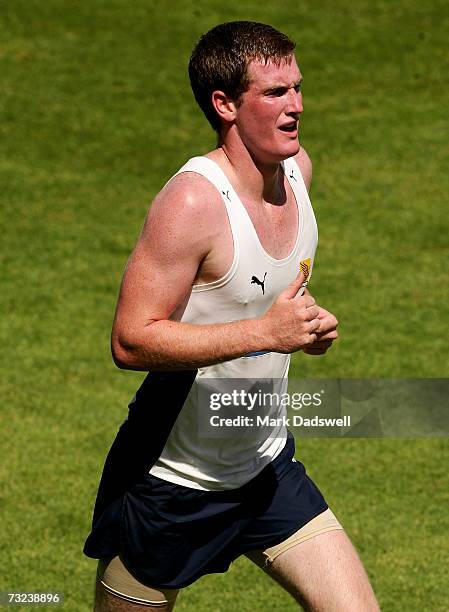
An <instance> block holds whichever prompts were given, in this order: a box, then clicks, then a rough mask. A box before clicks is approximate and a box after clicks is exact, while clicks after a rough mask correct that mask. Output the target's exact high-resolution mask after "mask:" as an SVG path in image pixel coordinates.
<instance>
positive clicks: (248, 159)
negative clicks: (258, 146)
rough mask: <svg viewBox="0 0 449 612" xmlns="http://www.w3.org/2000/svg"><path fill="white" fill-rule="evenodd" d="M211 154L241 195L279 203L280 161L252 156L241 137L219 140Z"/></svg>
mask: <svg viewBox="0 0 449 612" xmlns="http://www.w3.org/2000/svg"><path fill="white" fill-rule="evenodd" d="M214 154H215V155H214V157H215V156H216V159H217V161H219V162H220V163H222V164H223V167H224V169H225V170H227V172H228V173H230V174H231V175H232V176H230V177H229V178H234V181H232V182H233V183H235V186H236V187H237V192H238V194H239V196H240V197H241V198H247V199H248V200H251V201H252V202H256V203H258V202H260V203H263V202H268V203H279V200H280V199H283V198H282V193H283V187H282V173H281V164H280V163H272V164H267V163H262V162H261V161H260V160H257V159H255V158H254V157H253V156H252V155H251V154H250V152H249V151H248V149H247V148H246V147H245V146H244V145H243V143H242V142H241V141H239V142H237V143H233V142H221V143H220V144H219V146H218V148H217V149H216V151H214Z"/></svg>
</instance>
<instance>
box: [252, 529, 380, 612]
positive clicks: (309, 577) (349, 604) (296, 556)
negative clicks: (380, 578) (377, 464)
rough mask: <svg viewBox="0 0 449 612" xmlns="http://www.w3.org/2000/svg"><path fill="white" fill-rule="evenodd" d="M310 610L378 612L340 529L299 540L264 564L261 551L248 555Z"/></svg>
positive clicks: (369, 586)
mask: <svg viewBox="0 0 449 612" xmlns="http://www.w3.org/2000/svg"><path fill="white" fill-rule="evenodd" d="M247 556H248V557H249V558H250V559H251V560H252V561H254V562H255V563H257V564H258V565H259V566H260V567H262V568H263V569H264V571H265V572H266V573H267V574H268V575H269V576H271V577H272V578H273V579H274V580H276V582H278V583H279V584H280V585H281V586H282V587H283V588H285V589H286V590H287V591H288V592H289V593H290V594H291V595H293V597H294V598H295V599H296V600H297V601H298V602H299V603H301V605H302V606H303V607H304V609H305V610H309V611H311V612H353V611H354V610H357V612H378V611H379V606H378V604H377V601H376V598H375V595H374V592H373V590H372V587H371V585H370V582H369V580H368V576H367V575H366V572H365V569H364V567H363V565H362V563H361V561H360V559H359V557H358V555H357V552H356V550H355V548H354V546H353V545H352V543H351V541H350V540H349V538H348V536H347V535H346V533H345V532H344V531H343V530H342V529H335V530H331V531H325V532H321V533H319V534H317V535H314V536H313V537H310V538H309V539H307V540H305V541H301V542H299V543H297V544H295V545H293V546H291V547H289V548H287V549H286V550H284V551H283V552H281V553H280V554H279V555H278V556H276V558H274V559H273V560H272V562H271V563H270V562H268V563H267V558H266V556H265V557H264V556H263V554H261V551H259V552H255V553H254V554H250V555H247Z"/></svg>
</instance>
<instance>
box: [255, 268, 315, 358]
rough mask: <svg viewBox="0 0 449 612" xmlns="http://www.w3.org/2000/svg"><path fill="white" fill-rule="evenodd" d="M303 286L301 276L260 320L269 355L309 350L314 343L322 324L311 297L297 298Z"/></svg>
mask: <svg viewBox="0 0 449 612" xmlns="http://www.w3.org/2000/svg"><path fill="white" fill-rule="evenodd" d="M303 282H304V275H303V274H302V272H301V273H300V274H298V276H297V277H296V278H295V280H294V281H293V282H292V283H290V285H289V286H288V287H287V288H286V289H285V290H284V291H283V292H282V293H280V294H279V296H278V298H277V299H276V301H275V302H274V303H273V305H272V306H271V308H270V309H269V310H268V311H267V312H266V313H265V315H264V316H263V317H261V319H260V322H261V323H262V328H263V335H264V337H266V338H267V339H268V344H269V346H270V350H272V351H275V352H277V353H294V352H295V351H299V350H301V349H305V348H308V347H312V346H313V345H314V343H315V342H316V341H317V339H318V337H317V332H318V330H319V328H320V326H322V325H323V321H321V320H320V319H319V318H318V317H319V312H320V310H319V307H318V306H317V305H316V304H315V300H314V299H313V297H312V296H311V295H298V293H299V291H300V289H301V286H302V284H303Z"/></svg>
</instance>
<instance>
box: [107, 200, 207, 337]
mask: <svg viewBox="0 0 449 612" xmlns="http://www.w3.org/2000/svg"><path fill="white" fill-rule="evenodd" d="M171 195H172V197H167V196H165V197H162V198H160V199H159V200H158V199H156V201H155V203H154V204H153V206H152V208H151V209H150V211H149V213H148V216H147V219H146V221H145V225H144V228H143V230H142V233H141V236H140V238H139V240H138V242H137V245H136V247H135V249H134V251H133V253H132V255H131V257H130V258H129V261H128V264H127V266H126V269H125V273H124V275H123V280H122V284H121V288H120V295H119V299H118V304H117V310H116V317H115V322H114V330H115V332H117V333H126V332H127V331H128V332H132V331H137V332H138V330H139V329H142V328H143V327H145V326H147V325H148V324H150V323H151V322H153V321H159V320H162V319H168V318H169V317H170V315H171V314H172V313H173V311H174V310H175V309H176V308H177V307H178V306H179V305H180V304H182V302H183V301H184V300H185V299H186V297H187V296H188V295H189V293H190V290H191V287H192V284H193V282H194V279H195V276H196V274H197V271H198V268H199V266H200V264H201V261H202V259H203V258H204V257H205V256H206V254H207V251H208V243H209V241H208V233H207V225H205V223H204V221H205V219H204V216H205V215H204V211H203V214H201V210H200V209H201V206H198V205H197V203H195V202H192V201H189V202H184V201H183V200H182V198H183V197H185V195H183V194H179V198H178V199H176V197H175V199H173V195H175V196H176V194H171Z"/></svg>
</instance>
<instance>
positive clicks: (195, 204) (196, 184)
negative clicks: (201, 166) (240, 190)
mask: <svg viewBox="0 0 449 612" xmlns="http://www.w3.org/2000/svg"><path fill="white" fill-rule="evenodd" d="M221 200H222V198H221V195H220V194H219V193H218V190H217V189H216V187H214V185H213V184H212V183H211V182H210V181H208V180H207V179H206V178H205V177H204V176H202V175H200V174H197V173H196V172H183V173H181V174H178V175H176V176H174V177H173V178H172V179H171V180H170V181H169V182H168V183H167V184H166V185H165V186H164V187H163V188H162V189H161V191H160V192H159V193H158V194H157V196H156V197H155V199H154V201H153V203H152V205H151V208H150V211H149V213H150V215H151V216H152V217H154V216H156V215H157V216H158V217H160V216H164V217H169V218H173V219H175V218H180V219H181V220H186V218H187V217H190V218H195V217H197V216H200V215H208V216H209V215H214V214H216V213H217V212H221V208H222V207H221V206H218V204H220V202H221Z"/></svg>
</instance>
